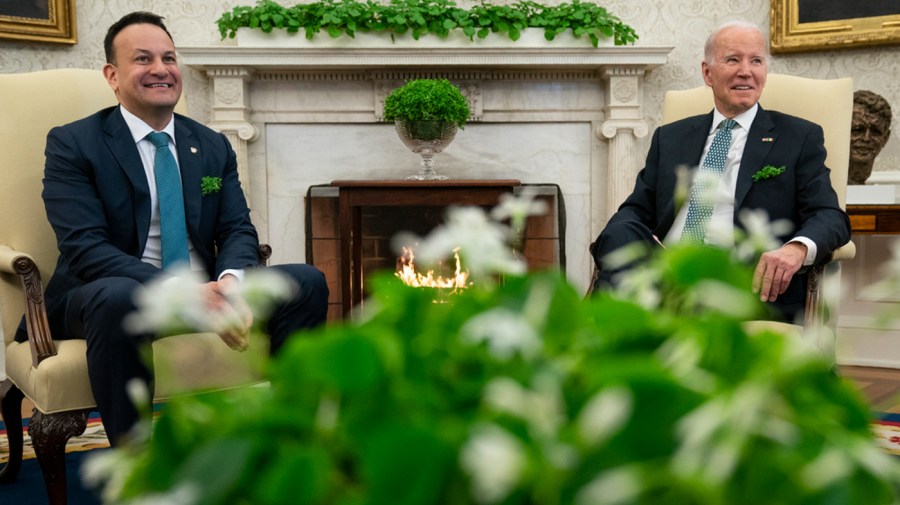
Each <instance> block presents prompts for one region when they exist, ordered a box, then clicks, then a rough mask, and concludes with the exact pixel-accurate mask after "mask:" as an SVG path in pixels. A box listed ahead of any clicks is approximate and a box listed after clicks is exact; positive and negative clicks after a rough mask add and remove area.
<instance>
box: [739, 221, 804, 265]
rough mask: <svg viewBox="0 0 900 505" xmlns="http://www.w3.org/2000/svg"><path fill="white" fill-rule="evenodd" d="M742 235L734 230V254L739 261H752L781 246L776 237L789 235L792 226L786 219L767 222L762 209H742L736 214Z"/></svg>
mask: <svg viewBox="0 0 900 505" xmlns="http://www.w3.org/2000/svg"><path fill="white" fill-rule="evenodd" d="M738 219H739V220H740V221H741V225H743V227H744V231H743V233H741V232H740V230H735V254H736V255H737V258H738V259H739V260H741V261H752V260H753V259H755V258H756V257H757V256H759V254H760V253H762V252H765V251H773V250H775V249H778V248H779V247H781V246H782V243H781V241H780V240H778V238H777V237H779V236H783V235H786V234H788V233H790V231H791V230H792V229H793V227H794V226H793V224H791V222H790V221H788V220H786V219H779V220H777V221H771V222H770V221H769V214H768V213H767V212H766V211H765V210H764V209H753V210H751V209H744V210H742V211H741V212H740V214H738Z"/></svg>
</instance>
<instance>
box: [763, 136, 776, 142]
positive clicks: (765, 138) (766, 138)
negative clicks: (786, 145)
mask: <svg viewBox="0 0 900 505" xmlns="http://www.w3.org/2000/svg"><path fill="white" fill-rule="evenodd" d="M762 141H763V142H775V138H774V137H763V138H762Z"/></svg>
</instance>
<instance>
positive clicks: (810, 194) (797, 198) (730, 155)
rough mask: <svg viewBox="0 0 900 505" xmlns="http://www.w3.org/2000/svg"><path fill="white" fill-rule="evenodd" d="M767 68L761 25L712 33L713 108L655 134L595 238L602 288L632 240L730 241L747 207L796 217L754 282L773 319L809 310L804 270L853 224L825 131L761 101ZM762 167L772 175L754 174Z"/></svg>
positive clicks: (709, 81) (707, 76)
mask: <svg viewBox="0 0 900 505" xmlns="http://www.w3.org/2000/svg"><path fill="white" fill-rule="evenodd" d="M768 66H769V50H768V42H767V39H766V37H765V35H764V34H763V33H762V32H761V31H760V30H759V28H758V27H757V26H755V25H753V24H750V23H746V22H742V21H734V22H729V23H725V24H724V25H722V26H720V27H719V28H718V29H716V30H715V31H714V32H713V33H712V34H711V35H710V36H709V38H708V39H707V41H706V46H705V50H704V58H703V61H702V63H701V71H702V75H703V81H704V82H705V83H706V85H707V86H709V87H710V88H712V92H713V99H714V104H715V109H713V110H712V111H711V112H710V113H708V114H704V115H701V116H695V117H691V118H687V119H683V120H681V121H677V122H674V123H671V124H668V125H664V126H661V127H660V128H658V129H657V130H656V132H655V133H654V135H653V139H652V141H651V145H650V151H649V152H648V154H647V160H646V163H645V165H644V168H643V169H642V170H641V172H640V173H639V174H638V178H637V182H636V184H635V188H634V191H633V192H632V194H631V195H630V196H629V197H628V198H627V199H626V200H625V202H624V203H623V204H622V205H621V207H619V210H618V211H617V212H616V213H615V214H614V215H613V216H612V217H611V218H610V220H609V222H608V223H607V225H606V228H605V229H604V230H603V231H602V232H601V233H600V235H599V237H598V238H597V240H596V241H595V242H594V244H592V247H591V253H592V255H593V257H594V261H595V262H596V264H597V266H598V269H599V276H598V278H597V279H595V283H594V288H595V291H596V290H599V289H603V288H607V287H610V286H613V285H615V283H616V282H617V278H618V275H619V274H620V273H621V272H623V271H624V270H626V269H627V268H630V266H632V265H633V264H631V265H626V266H621V265H617V264H614V263H612V262H611V261H610V256H609V255H610V253H612V252H614V251H616V250H618V249H619V248H621V247H623V246H625V245H628V244H632V243H635V242H643V243H646V244H648V245H649V246H650V247H658V246H659V244H671V243H677V242H679V241H688V242H700V243H706V244H710V245H714V246H721V247H727V248H730V247H733V246H734V231H735V229H739V228H740V227H741V222H740V214H741V212H742V211H744V210H745V209H747V210H755V209H762V210H765V211H766V213H767V214H768V216H769V219H770V220H772V221H775V220H787V221H789V222H791V223H793V230H791V232H789V233H786V234H784V235H782V236H780V237H779V239H780V240H781V242H782V243H783V245H782V246H781V247H780V248H778V249H775V250H772V251H767V252H765V253H763V254H762V255H761V256H760V258H759V261H758V262H757V264H756V270H755V273H754V278H753V285H752V286H750V288H752V289H753V290H754V291H755V292H757V293H758V294H759V297H760V299H761V300H763V301H765V302H769V303H770V305H771V307H772V309H773V313H772V317H773V318H775V319H782V320H787V321H794V320H796V318H797V317H799V316H801V315H802V309H803V307H804V304H805V297H806V294H805V284H806V276H805V275H804V274H802V273H801V272H802V270H801V269H802V268H803V267H804V266H809V265H812V264H814V263H816V262H819V261H822V260H823V259H825V258H827V257H829V256H830V254H831V252H832V251H833V250H834V249H836V248H838V247H840V246H841V245H843V244H845V243H847V241H849V240H850V221H849V219H848V218H847V215H846V214H845V213H844V212H843V211H842V210H841V208H840V206H839V204H838V199H837V195H836V194H835V192H834V189H833V188H832V187H831V181H830V179H829V170H828V168H826V167H825V164H824V163H825V148H824V138H823V133H822V128H821V127H819V126H818V125H815V124H813V123H810V122H809V121H805V120H803V119H800V118H796V117H793V116H789V115H786V114H782V113H779V112H776V111H767V110H764V109H763V108H762V107H760V106H759V103H758V102H759V97H760V95H761V94H762V90H763V88H764V87H765V85H766V76H767V75H768ZM797 92H798V93H802V92H803V90H797ZM682 166H687V167H699V168H698V169H697V170H695V176H694V178H693V180H694V182H693V183H692V187H691V198H689V199H688V201H687V203H685V204H684V205H682V206H681V207H680V208H677V207H676V202H675V191H676V186H677V174H676V172H677V169H678V168H679V167H682ZM764 169H768V170H769V173H768V175H770V176H771V177H769V178H767V179H763V180H759V181H757V180H755V178H754V175H756V174H757V173H758V172H759V171H761V170H764ZM704 185H706V186H707V187H704ZM710 195H711V196H710ZM703 197H705V198H703Z"/></svg>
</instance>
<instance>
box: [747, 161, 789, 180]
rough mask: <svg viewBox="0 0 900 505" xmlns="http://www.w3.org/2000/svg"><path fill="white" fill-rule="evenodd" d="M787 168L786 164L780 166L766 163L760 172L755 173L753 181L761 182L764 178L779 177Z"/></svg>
mask: <svg viewBox="0 0 900 505" xmlns="http://www.w3.org/2000/svg"><path fill="white" fill-rule="evenodd" d="M785 170H786V168H785V167H784V165H782V166H780V167H773V166H772V165H766V166H764V167H762V168H761V169H760V170H759V172H756V173H755V174H753V182H759V181H761V180H763V179H769V178H772V177H777V176H779V175H781V174H783V173H784V171H785Z"/></svg>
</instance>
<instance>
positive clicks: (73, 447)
mask: <svg viewBox="0 0 900 505" xmlns="http://www.w3.org/2000/svg"><path fill="white" fill-rule="evenodd" d="M22 423H23V424H25V437H24V449H23V451H22V458H23V459H32V458H34V457H35V455H34V448H33V447H32V445H31V437H30V436H28V419H23V420H22ZM104 447H109V440H107V439H106V431H105V430H104V429H103V423H101V422H100V416H99V415H98V414H96V413H94V414H91V415H90V417H88V421H87V429H85V430H84V433H82V434H81V435H80V436H77V437H72V438H70V439H69V443H68V444H66V452H81V451H90V450H92V449H102V448H104ZM8 459H9V441H8V440H7V439H6V424H4V423H3V422H2V421H0V463H5V462H6V461H7V460H8Z"/></svg>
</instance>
